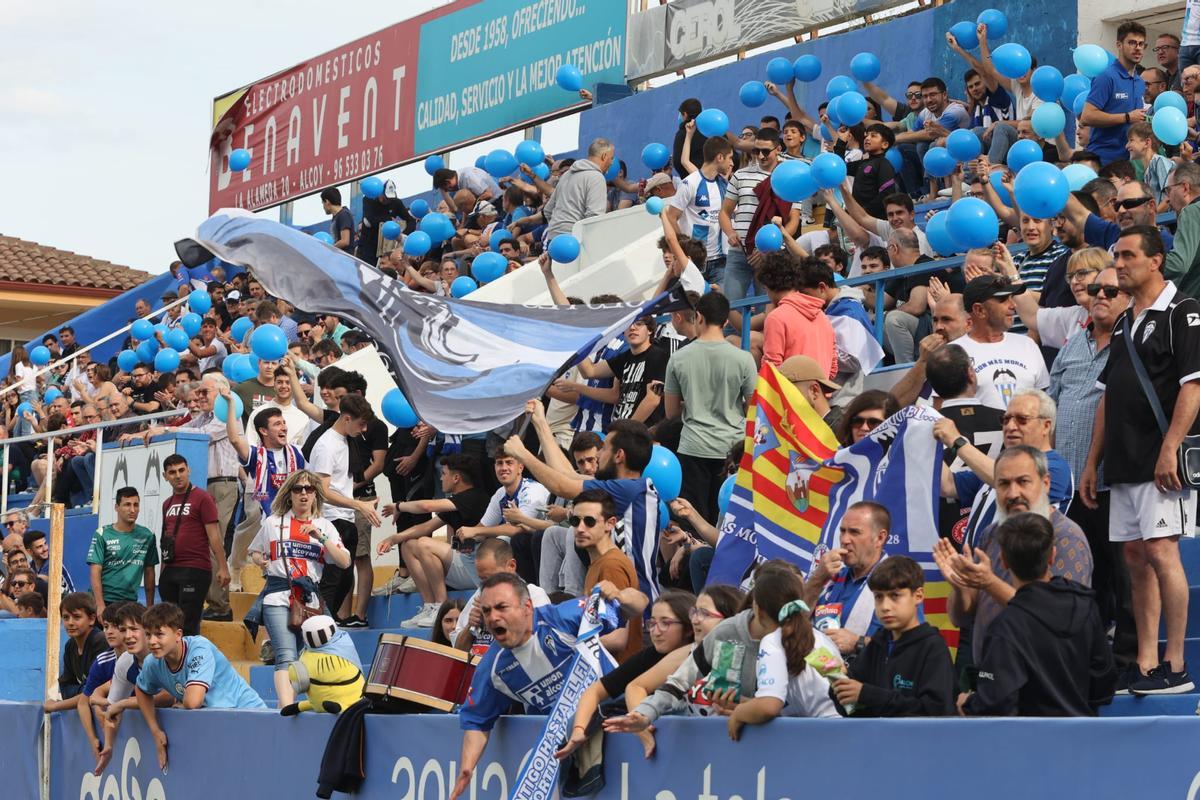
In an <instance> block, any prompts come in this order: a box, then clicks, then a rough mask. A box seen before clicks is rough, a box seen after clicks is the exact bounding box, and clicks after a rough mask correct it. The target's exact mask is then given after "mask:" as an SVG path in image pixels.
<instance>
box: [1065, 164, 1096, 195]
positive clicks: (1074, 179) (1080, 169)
mask: <svg viewBox="0 0 1200 800" xmlns="http://www.w3.org/2000/svg"><path fill="white" fill-rule="evenodd" d="M1062 173H1063V176H1064V177H1065V178H1066V179H1067V186H1068V188H1070V190H1071V191H1072V192H1078V191H1079V190H1080V189H1082V188H1083V186H1084V184H1086V183H1087V182H1088V181H1092V180H1095V179H1096V178H1097V177H1099V176H1098V175H1096V170H1094V169H1092V168H1091V167H1089V166H1088V165H1087V164H1068V165H1067V166H1065V167H1063V171H1062Z"/></svg>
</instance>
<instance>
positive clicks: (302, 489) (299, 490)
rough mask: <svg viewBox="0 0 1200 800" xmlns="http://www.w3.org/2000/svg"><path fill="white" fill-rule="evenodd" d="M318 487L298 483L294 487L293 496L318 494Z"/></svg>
mask: <svg viewBox="0 0 1200 800" xmlns="http://www.w3.org/2000/svg"><path fill="white" fill-rule="evenodd" d="M316 493H317V487H315V486H313V485H312V484H309V483H297V484H296V485H295V486H293V487H292V494H316Z"/></svg>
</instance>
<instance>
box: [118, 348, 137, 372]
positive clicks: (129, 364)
mask: <svg viewBox="0 0 1200 800" xmlns="http://www.w3.org/2000/svg"><path fill="white" fill-rule="evenodd" d="M138 360H139V359H138V354H137V353H135V352H133V351H132V350H122V351H121V352H120V353H117V366H118V367H119V368H120V369H121V372H132V371H133V368H134V367H136V366H137V365H138Z"/></svg>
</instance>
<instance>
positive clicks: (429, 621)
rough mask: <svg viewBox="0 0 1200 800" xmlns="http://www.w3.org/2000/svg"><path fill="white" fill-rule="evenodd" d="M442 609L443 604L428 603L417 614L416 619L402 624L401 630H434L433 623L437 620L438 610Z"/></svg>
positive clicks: (413, 618)
mask: <svg viewBox="0 0 1200 800" xmlns="http://www.w3.org/2000/svg"><path fill="white" fill-rule="evenodd" d="M439 608H441V603H426V604H425V605H423V606H421V610H420V611H418V612H417V615H416V616H415V617H412V618H410V619H406V620H404V621H403V622H401V623H400V627H401V628H432V627H433V621H434V620H435V619H437V613H438V609H439Z"/></svg>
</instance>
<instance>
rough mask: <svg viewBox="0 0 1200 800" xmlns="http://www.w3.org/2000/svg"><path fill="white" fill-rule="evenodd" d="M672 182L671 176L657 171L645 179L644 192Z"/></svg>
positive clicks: (647, 192)
mask: <svg viewBox="0 0 1200 800" xmlns="http://www.w3.org/2000/svg"><path fill="white" fill-rule="evenodd" d="M674 183H675V182H674V181H672V180H671V176H670V175H667V174H666V173H664V172H659V173H657V174H655V175H651V176H650V179H649V180H647V181H646V194H649V193H650V192H652V191H654V190H655V189H657V188H658V187H660V186H665V185H667V184H674Z"/></svg>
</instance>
